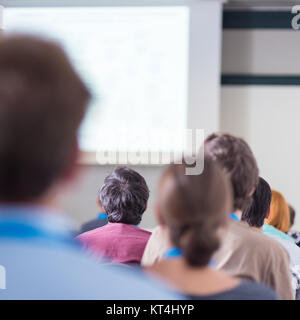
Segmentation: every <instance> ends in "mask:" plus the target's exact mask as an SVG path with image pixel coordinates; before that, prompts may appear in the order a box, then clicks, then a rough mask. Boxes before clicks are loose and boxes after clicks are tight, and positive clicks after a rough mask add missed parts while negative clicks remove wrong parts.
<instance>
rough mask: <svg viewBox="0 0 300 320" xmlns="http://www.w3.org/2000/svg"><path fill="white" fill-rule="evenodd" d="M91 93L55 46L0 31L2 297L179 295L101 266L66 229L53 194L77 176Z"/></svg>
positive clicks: (127, 272) (133, 274)
mask: <svg viewBox="0 0 300 320" xmlns="http://www.w3.org/2000/svg"><path fill="white" fill-rule="evenodd" d="M89 98H90V93H89V91H88V89H87V88H86V86H85V85H84V83H83V82H82V80H81V79H80V78H79V76H78V75H77V73H76V72H75V70H74V68H73V67H72V66H71V64H70V62H69V60H68V58H67V57H66V55H65V53H64V52H63V50H62V49H61V47H60V46H58V45H56V44H55V43H52V42H51V41H44V40H41V39H39V38H35V37H30V36H17V35H15V36H3V35H2V36H1V38H0V253H1V254H0V264H1V268H2V269H3V268H5V270H6V290H1V289H2V288H1V289H0V299H1V300H3V299H22V300H23V299H39V300H40V299H112V300H119V299H173V298H177V297H178V296H177V295H173V294H171V293H169V292H168V291H165V289H161V288H160V286H157V284H155V283H152V282H150V281H149V280H145V276H144V275H141V273H139V272H138V271H136V270H134V269H133V268H132V270H131V269H130V270H127V269H126V270H125V268H124V270H123V269H122V268H120V267H119V268H117V267H114V268H109V267H108V266H104V265H102V264H100V263H99V262H98V261H96V260H94V259H93V258H91V257H89V256H87V255H86V254H85V253H84V252H83V250H82V249H81V248H80V245H79V244H78V243H77V242H76V241H75V240H74V238H73V237H72V236H71V234H70V232H69V231H68V227H67V226H68V223H66V221H65V218H63V214H61V213H60V209H59V208H60V201H59V195H60V194H61V191H62V188H63V187H66V186H67V185H68V184H69V183H70V182H71V181H73V178H75V176H76V172H77V170H76V169H77V166H76V162H77V155H78V147H77V145H78V144H77V136H78V127H79V125H80V123H81V120H82V118H83V116H84V114H85V111H86V108H87V105H88V102H89ZM3 270H4V269H3ZM1 285H2V286H3V281H1Z"/></svg>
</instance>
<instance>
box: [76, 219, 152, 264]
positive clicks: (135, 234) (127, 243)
mask: <svg viewBox="0 0 300 320" xmlns="http://www.w3.org/2000/svg"><path fill="white" fill-rule="evenodd" d="M150 236H151V232H149V231H146V230H143V229H141V228H139V227H136V226H134V225H131V224H124V223H108V224H107V225H105V226H104V227H100V228H97V229H94V230H91V231H88V232H85V233H83V234H81V235H79V236H78V237H77V239H78V240H79V241H80V242H81V243H82V244H83V245H84V246H86V247H87V248H88V249H89V250H90V251H92V252H94V253H96V254H99V255H101V256H105V257H108V258H109V259H110V260H111V261H112V262H113V263H140V262H141V260H142V256H143V253H144V250H145V247H146V244H147V242H148V240H149V238H150Z"/></svg>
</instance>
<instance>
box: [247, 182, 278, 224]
mask: <svg viewBox="0 0 300 320" xmlns="http://www.w3.org/2000/svg"><path fill="white" fill-rule="evenodd" d="M252 199H253V201H252V203H251V205H250V206H248V208H246V209H245V210H244V211H243V213H242V217H241V220H242V221H245V222H247V223H248V224H249V226H250V227H253V228H257V229H259V230H262V227H263V225H264V221H265V219H266V218H267V216H268V214H269V212H270V204H271V199H272V191H271V188H270V186H269V184H268V182H267V181H266V180H264V179H263V178H261V177H259V182H258V185H257V187H256V189H255V192H254V193H253V196H252Z"/></svg>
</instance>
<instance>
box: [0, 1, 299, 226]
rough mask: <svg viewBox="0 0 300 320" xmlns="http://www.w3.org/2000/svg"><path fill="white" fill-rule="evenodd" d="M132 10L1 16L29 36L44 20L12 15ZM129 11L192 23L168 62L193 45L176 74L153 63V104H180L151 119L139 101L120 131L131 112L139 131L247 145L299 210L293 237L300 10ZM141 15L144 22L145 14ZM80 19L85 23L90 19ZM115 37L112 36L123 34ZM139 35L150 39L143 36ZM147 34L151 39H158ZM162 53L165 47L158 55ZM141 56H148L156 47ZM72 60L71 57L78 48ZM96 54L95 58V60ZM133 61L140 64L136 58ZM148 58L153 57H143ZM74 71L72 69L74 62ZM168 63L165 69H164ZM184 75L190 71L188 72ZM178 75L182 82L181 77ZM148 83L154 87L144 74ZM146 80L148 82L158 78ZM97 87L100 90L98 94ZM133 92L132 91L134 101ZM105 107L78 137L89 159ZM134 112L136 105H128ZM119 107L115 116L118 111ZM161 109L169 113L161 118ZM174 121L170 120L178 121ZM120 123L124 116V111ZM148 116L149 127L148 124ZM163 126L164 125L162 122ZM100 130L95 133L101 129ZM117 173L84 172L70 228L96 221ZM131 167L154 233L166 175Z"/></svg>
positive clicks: (192, 7)
mask: <svg viewBox="0 0 300 320" xmlns="http://www.w3.org/2000/svg"><path fill="white" fill-rule="evenodd" d="M126 3H127V0H124V1H123V2H122V3H121V1H114V0H110V1H96V0H95V1H84V2H82V1H81V2H80V1H72V4H71V2H70V1H67V0H61V1H46V0H45V1H37V0H36V1H26V0H23V1H13V0H12V1H0V4H2V5H3V6H4V8H5V9H4V13H3V17H4V30H8V31H11V30H14V28H17V29H18V30H20V29H21V30H22V31H23V26H24V30H25V31H29V32H30V31H32V30H33V29H34V28H37V26H38V24H44V23H45V22H43V21H39V19H40V18H41V16H40V18H38V14H36V13H35V12H34V11H31V15H30V21H31V22H30V23H27V21H28V19H29V18H28V17H29V15H28V11H27V12H26V11H23V12H20V11H19V12H17V11H13V10H15V9H20V8H21V9H24V8H27V9H28V8H29V10H31V9H32V8H38V7H42V8H44V9H45V8H46V10H47V8H48V7H51V6H52V7H53V6H56V7H59V6H79V7H83V6H87V7H89V6H100V7H110V6H116V7H120V6H122V7H123V8H124V6H126ZM127 4H128V6H129V7H130V6H145V8H144V10H146V9H147V7H151V6H154V7H160V8H162V7H163V8H165V7H167V8H170V7H175V6H177V7H180V6H181V7H186V8H187V9H188V10H189V15H188V20H181V23H183V24H182V25H183V26H184V27H187V28H186V30H187V32H188V33H187V34H186V35H184V34H183V35H178V31H177V32H176V33H174V34H173V35H172V36H170V38H169V39H167V38H166V39H165V40H166V42H165V45H166V49H165V50H169V49H170V50H173V51H170V53H169V57H170V56H173V53H174V51H176V52H177V49H176V43H177V44H178V43H179V47H178V48H181V49H182V47H183V44H185V45H186V43H188V49H187V50H188V51H187V52H188V58H186V57H184V52H183V53H182V54H181V55H179V54H177V55H174V57H176V59H177V60H174V61H172V63H173V66H174V68H173V69H174V70H172V68H169V69H168V68H165V69H164V66H166V65H167V64H168V63H169V62H168V60H169V59H166V57H163V54H162V53H159V52H158V53H157V55H158V56H157V61H160V62H161V64H162V65H161V67H160V68H159V67H158V68H159V69H160V72H161V74H160V75H159V76H160V77H164V73H163V72H165V73H167V72H169V76H170V78H168V77H166V79H165V80H164V81H161V82H160V83H159V82H158V81H154V80H153V81H154V82H153V83H155V84H151V88H152V91H155V90H156V91H155V92H156V94H157V97H158V98H157V101H159V102H160V103H161V102H162V93H160V91H159V90H160V89H161V88H164V87H166V89H164V90H169V91H166V92H167V93H169V96H173V95H174V93H175V92H176V91H178V90H179V91H180V92H182V96H176V99H174V100H168V99H167V98H165V99H166V100H163V101H164V103H163V106H162V105H161V104H160V103H159V102H157V105H155V99H154V100H153V101H154V102H153V103H152V106H153V108H152V107H151V110H153V112H152V113H151V112H149V106H146V104H145V103H142V102H141V101H142V100H141V101H138V102H137V104H136V106H134V108H135V109H134V110H133V109H128V110H127V109H126V110H125V109H123V115H122V116H121V119H119V120H118V121H121V122H122V121H124V123H127V124H128V125H131V121H132V119H131V117H129V118H126V116H125V115H124V114H130V115H132V112H133V113H136V114H137V116H136V119H137V120H136V121H137V122H138V121H139V122H140V123H141V125H142V126H143V125H145V126H146V127H147V126H149V128H151V127H156V124H157V123H160V126H161V127H163V126H164V125H165V123H170V122H172V121H173V122H175V123H176V124H175V126H176V125H178V126H179V127H182V128H184V127H185V126H186V127H188V128H204V129H205V134H206V135H207V134H209V133H211V132H213V131H223V132H230V133H232V134H235V135H238V136H241V137H243V138H244V139H245V140H246V141H247V142H248V143H249V144H250V146H251V148H252V150H253V152H254V154H255V156H256V158H257V162H258V165H259V168H260V175H261V176H262V177H264V178H265V179H266V180H267V181H268V182H269V183H270V185H271V187H272V188H273V189H276V190H278V191H280V192H281V193H283V195H284V196H285V197H286V199H287V201H288V203H289V204H291V205H292V206H293V207H294V208H295V209H296V226H295V229H300V218H298V217H297V212H300V211H299V210H300V187H299V181H300V168H299V167H298V164H300V126H299V120H300V88H299V85H300V59H299V52H300V30H295V29H294V28H293V27H292V19H293V18H294V19H295V20H294V22H295V23H296V24H294V26H295V25H296V26H297V21H299V26H300V18H299V19H298V18H297V16H296V14H297V13H298V12H300V8H299V10H298V11H295V12H292V7H293V6H294V5H297V4H299V5H300V1H288V0H281V1H271V0H261V1H254V0H253V1H251V0H235V1H234V0H233V1H230V0H229V1H217V0H216V1H214V0H209V1H208V0H207V1H205V0H203V1H202V0H191V1H188V0H187V1H184V0H182V1H181V0H178V1H177V0H174V1H172V0H160V1H159V0H153V1H150V0H149V1H142V0H140V1H128V3H127ZM146 11H147V10H146ZM6 12H7V13H6ZM81 12H83V11H81ZM6 14H7V16H6ZM143 14H145V16H146V15H147V13H145V11H144V13H143ZM152 14H153V13H152ZM163 14H166V17H167V18H166V19H169V20H168V21H169V23H170V24H167V23H166V26H165V27H166V28H168V25H169V26H171V23H172V21H173V22H174V21H175V20H172V19H173V18H172V17H175V14H174V15H173V13H172V15H171V13H170V12H164V13H162V12H161V15H162V17H163ZM176 14H177V13H176ZM34 17H36V21H37V22H36V23H37V24H36V25H35V24H34V23H33V20H34V19H35V18H34ZM118 17H120V16H118ZM132 17H133V16H131V19H130V23H129V22H128V21H129V20H128V21H127V22H126V24H127V25H128V24H130V26H131V28H134V24H133V22H132V21H133V20H132V19H136V17H137V15H136V16H134V17H133V18H132ZM157 17H158V14H157V13H154V14H153V19H154V20H153V24H155V23H161V22H159V21H158V20H156V19H158V18H157ZM182 17H183V16H182ZM150 18H151V17H150ZM177 18H178V17H177ZM177 18H176V19H177ZM26 19H27V20H26ZM82 19H83V20H84V18H82ZM86 19H88V18H86ZM115 19H116V20H118V19H120V18H115ZM147 19H149V16H147V17H146V18H145V19H144V20H143V21H144V22H145V21H147ZM174 19H175V18H174ZM42 20H43V19H42ZM54 20H55V19H54ZM54 20H53V17H52V20H51V19H50V20H49V21H50V22H49V21H48V22H47V23H48V29H49V28H50V29H51V23H52V24H53V26H54V25H55V24H57V25H59V22H57V21H54ZM58 21H59V20H58ZM95 21H96V20H95ZM118 21H119V20H118ZM149 21H150V20H149ZM112 22H113V21H112ZM70 23H71V22H70ZM72 23H74V21H73V22H72ZM95 23H97V21H96V22H95ZM149 25H150V24H149ZM57 28H58V27H57ZM139 28H140V23H136V29H137V30H141V29H139ZM170 28H171V27H170ZM58 30H59V29H57V30H56V31H58ZM114 30H115V32H114V36H115V34H116V33H118V29H117V28H116V29H114ZM142 30H148V29H147V28H146V27H145V28H144V29H142ZM149 30H150V29H149ZM151 30H152V29H151ZM166 30H167V29H166ZM170 30H171V29H170ZM50 31H51V30H50ZM94 31H95V30H94ZM74 32H75V31H74ZM133 32H134V30H133ZM145 32H146V31H145ZM147 32H149V34H150V33H151V32H152V31H151V32H150V31H147ZM96 34H97V32H96ZM170 34H171V31H170ZM139 36H141V35H139ZM185 36H186V38H185ZM180 37H181V38H180ZM101 39H102V38H101ZM172 39H173V40H172ZM62 41H63V40H62ZM149 41H150V40H149ZM176 41H177V42H176ZM185 41H187V42H185ZM94 42H97V39H96V38H94ZM149 43H150V42H149ZM149 43H148V44H149ZM180 43H181V44H182V45H181V46H180ZM118 44H120V41H119V42H116V43H115V44H114V46H115V47H116V46H117V45H118ZM120 45H121V44H120ZM145 45H146V44H145ZM163 45H164V44H163V42H161V46H163ZM97 48H98V49H99V50H100V51H101V42H98V46H97ZM145 48H146V49H147V48H148V50H151V49H149V48H150V46H149V47H147V46H146V47H145ZM145 48H144V49H145ZM151 48H152V47H151ZM146 49H145V50H146ZM70 50H71V49H70ZM73 50H75V49H74V48H73ZM116 50H117V47H116ZM124 50H125V49H124ZM139 50H140V49H139ZM178 50H179V49H178ZM100 51H99V52H100ZM149 52H150V51H149ZM149 52H148V53H149ZM172 52H173V53H172ZM177 53H178V52H177ZM90 54H92V53H91V52H90ZM93 54H94V55H95V56H96V58H95V59H97V54H96V53H95V52H93ZM112 54H113V53H112ZM136 54H137V56H138V55H140V51H139V52H136ZM145 55H146V56H147V53H145ZM154 55H155V52H152V51H151V55H150V56H151V57H153V56H154ZM145 59H146V58H145ZM164 59H165V60H164ZM174 59H175V58H174ZM74 61H75V62H76V57H75V58H74ZM164 61H165V64H163V63H164ZM144 62H145V60H143V61H142V63H144ZM180 63H182V65H181V64H180ZM121 65H122V64H121ZM179 65H181V67H182V68H181V69H180V68H179V67H178V66H179ZM176 66H177V68H176ZM100 68H101V66H100ZM120 68H121V67H120ZM184 68H187V69H188V70H187V71H185V69H184ZM87 69H88V66H87ZM179 69H180V70H179ZM168 70H169V71H168ZM170 70H172V71H170ZM123 71H124V70H123ZM123 71H122V70H121V69H120V70H119V71H118V70H117V71H115V72H117V74H120V73H122V72H123ZM179 71H180V72H181V73H176V72H179ZM84 72H85V71H84ZM124 72H125V71H124ZM126 72H127V73H126V75H127V74H128V73H129V74H130V76H128V78H126V77H125V78H124V79H123V82H122V84H123V83H126V79H129V80H128V83H130V81H132V87H134V81H135V80H136V79H135V80H134V78H131V73H133V71H132V70H131V71H130V70H129V71H128V70H126ZM173 72H174V74H173ZM143 76H145V77H146V78H147V79H148V78H149V77H148V74H146V73H145V74H143ZM149 76H151V77H152V74H151V75H149ZM182 76H183V77H187V79H186V81H185V82H178V83H173V82H172V83H171V79H172V78H174V77H176V79H177V78H178V79H182V78H181V77H182ZM99 77H100V76H99ZM137 79H138V81H139V80H140V79H139V78H137ZM108 81H109V80H108ZM113 81H114V80H112V82H113ZM106 83H107V82H106ZM122 84H121V85H122ZM99 86H100V87H101V84H99ZM155 86H157V88H156V87H155ZM181 86H182V87H181ZM94 89H95V88H94ZM131 89H132V88H131ZM95 90H96V89H95ZM128 90H129V89H128ZM128 90H126V91H127V92H128ZM136 91H138V90H136ZM101 94H102V97H103V95H104V96H105V92H103V89H102V93H101ZM133 94H134V91H133ZM96 95H97V94H96ZM112 95H114V93H112ZM107 99H108V100H105V99H104V107H103V109H104V110H112V108H110V109H109V103H108V106H107V107H105V103H106V101H109V97H108V98H107ZM122 99H123V100H122ZM141 99H142V98H141ZM180 99H181V100H182V102H180V103H178V101H181V100H180ZM99 101H100V102H99ZM99 101H98V102H97V103H96V102H94V105H93V106H92V107H91V108H94V109H93V110H94V112H93V113H92V114H93V116H92V117H90V119H88V120H86V122H85V124H84V126H85V128H86V129H85V131H84V132H83V133H82V135H81V142H82V144H81V145H82V149H83V151H85V152H86V151H89V152H91V154H93V151H96V150H92V149H93V146H94V145H96V144H97V143H99V141H98V140H97V141H94V142H93V141H91V140H92V138H91V136H92V135H93V132H94V131H93V130H92V129H91V128H93V125H94V126H95V123H94V122H93V121H95V118H97V116H95V114H96V113H95V112H96V111H95V110H96V108H97V106H98V104H99V105H100V106H101V102H103V100H101V99H100V100H99ZM120 101H123V103H121V104H123V108H126V106H124V101H125V100H124V96H121V98H120ZM126 101H127V100H126ZM177 103H178V104H177ZM175 104H176V105H175ZM133 105H134V102H132V106H133ZM115 107H116V108H118V102H116V105H115ZM163 108H166V109H164V110H165V111H164V112H163ZM103 109H102V110H103ZM118 110H119V109H118ZM124 110H125V111H124ZM105 112H107V111H105ZM105 112H104V115H106V116H107V115H108V117H109V112H108V113H107V114H106V113H105ZM139 112H141V116H140V118H138V117H139ZM160 113H161V117H160ZM173 113H174V115H172V114H173ZM120 114H122V113H121V111H120ZM145 114H146V115H147V116H146V118H144V117H145ZM175 115H177V118H176V117H175ZM178 115H180V116H178ZM100 116H101V114H100V115H99V117H100ZM174 117H175V118H174ZM102 119H103V118H102ZM145 119H146V120H145ZM147 119H148V120H147ZM149 119H150V120H149ZM166 119H167V122H164V121H165V120H166ZM114 120H115V118H114ZM99 121H100V120H99ZM101 121H102V120H101ZM147 121H148V122H149V123H148V122H147ZM154 122H156V124H154ZM99 123H100V122H98V125H100V124H99ZM104 124H105V123H104ZM106 124H107V121H106ZM114 124H116V122H115V121H113V122H112V123H111V124H108V127H110V128H111V127H113V126H114ZM133 125H135V123H134V124H133ZM85 147H86V148H85ZM89 147H90V148H89ZM94 149H95V148H94ZM113 167H114V165H101V166H99V165H97V164H96V163H95V161H93V159H92V160H89V161H84V163H82V164H80V175H79V179H78V181H77V182H76V183H75V184H74V186H73V187H72V188H70V189H69V190H66V191H65V192H64V193H63V194H62V199H63V201H64V203H65V204H66V208H67V211H68V213H69V214H70V215H71V216H72V217H73V218H74V220H75V222H76V224H77V226H79V225H80V224H81V223H83V222H85V221H87V220H90V219H91V218H94V217H95V216H96V215H97V212H98V211H97V206H96V195H97V191H98V189H99V187H100V186H101V184H102V183H103V180H104V178H105V176H106V175H107V174H108V173H109V172H111V170H112V169H113ZM132 167H133V168H134V169H135V170H137V171H138V172H139V173H140V174H142V175H143V176H144V177H145V179H146V181H147V183H148V185H149V188H150V190H151V198H150V203H149V208H148V210H147V212H146V213H145V215H144V219H143V222H142V226H143V227H144V228H147V229H151V228H153V227H154V226H155V225H156V221H155V217H154V214H153V200H154V198H155V192H156V187H157V182H158V178H159V176H160V172H161V170H162V166H159V165H136V166H132ZM299 214H300V213H299Z"/></svg>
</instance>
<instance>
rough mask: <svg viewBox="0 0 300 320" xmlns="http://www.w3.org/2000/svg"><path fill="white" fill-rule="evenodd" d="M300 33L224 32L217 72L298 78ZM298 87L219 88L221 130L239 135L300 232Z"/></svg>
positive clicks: (272, 31) (299, 99)
mask: <svg viewBox="0 0 300 320" xmlns="http://www.w3.org/2000/svg"><path fill="white" fill-rule="evenodd" d="M299 36H300V33H298V32H296V31H293V30H252V31H249V30H243V31H241V30H226V31H225V32H223V65H222V69H223V73H227V74H228V73H233V74H255V75H259V74H265V75H272V74H278V75H295V74H298V75H299V74H300V64H299V58H298V52H299V50H300V42H299ZM299 120H300V88H299V86H223V88H222V93H221V130H222V131H227V132H231V133H234V134H236V135H239V136H242V137H243V138H245V139H246V140H247V142H248V143H249V144H250V146H251V147H252V149H253V151H254V153H255V156H256V157H257V161H258V165H259V168H260V173H261V175H262V176H263V177H264V178H266V180H267V181H268V182H269V183H270V185H271V187H272V188H274V189H277V190H278V191H280V192H282V193H283V194H284V196H285V197H286V199H287V201H288V202H289V203H290V204H291V205H293V206H294V207H295V209H296V211H297V212H298V216H297V213H296V226H295V229H300V188H299V181H300V170H299V164H300V126H299Z"/></svg>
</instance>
